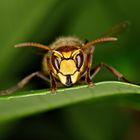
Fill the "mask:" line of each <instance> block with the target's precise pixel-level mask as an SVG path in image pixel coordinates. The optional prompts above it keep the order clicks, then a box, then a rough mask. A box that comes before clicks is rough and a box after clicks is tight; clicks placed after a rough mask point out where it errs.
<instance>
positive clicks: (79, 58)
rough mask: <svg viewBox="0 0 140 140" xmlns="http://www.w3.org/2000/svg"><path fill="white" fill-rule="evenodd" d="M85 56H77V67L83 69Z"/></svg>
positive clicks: (80, 54)
mask: <svg viewBox="0 0 140 140" xmlns="http://www.w3.org/2000/svg"><path fill="white" fill-rule="evenodd" d="M83 59H84V57H83V54H82V53H79V54H78V55H76V57H75V60H76V67H77V68H81V66H82V65H83Z"/></svg>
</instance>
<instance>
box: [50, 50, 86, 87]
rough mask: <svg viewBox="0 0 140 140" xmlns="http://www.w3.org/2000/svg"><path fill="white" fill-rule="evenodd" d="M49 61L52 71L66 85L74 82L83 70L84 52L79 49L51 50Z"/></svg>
mask: <svg viewBox="0 0 140 140" xmlns="http://www.w3.org/2000/svg"><path fill="white" fill-rule="evenodd" d="M51 63H52V67H53V70H54V73H55V74H56V75H57V76H58V78H59V79H60V81H61V83H62V84H63V85H65V86H67V87H69V86H71V85H72V84H74V83H76V82H77V81H78V79H79V78H80V73H81V72H82V70H83V65H84V54H83V52H82V51H81V50H80V49H77V50H72V51H62V52H60V51H56V50H55V51H53V53H52V56H51Z"/></svg>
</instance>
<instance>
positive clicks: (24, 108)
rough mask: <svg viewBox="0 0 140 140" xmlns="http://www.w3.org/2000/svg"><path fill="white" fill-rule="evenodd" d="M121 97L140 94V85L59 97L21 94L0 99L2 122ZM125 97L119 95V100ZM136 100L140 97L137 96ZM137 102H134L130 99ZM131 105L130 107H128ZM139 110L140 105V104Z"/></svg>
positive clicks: (104, 86) (106, 86)
mask: <svg viewBox="0 0 140 140" xmlns="http://www.w3.org/2000/svg"><path fill="white" fill-rule="evenodd" d="M116 95H117V96H120V95H124V96H127V95H140V86H137V85H133V84H128V83H123V82H115V81H113V82H112V81H111V82H100V83H96V84H95V86H93V87H90V88H89V87H88V86H87V85H82V86H76V87H71V88H64V89H58V91H57V94H56V95H52V94H50V91H49V90H36V91H26V92H19V93H15V94H11V95H7V96H1V97H0V121H4V120H9V119H13V118H17V117H22V116H27V115H30V114H34V113H37V112H41V111H49V110H52V109H55V108H60V107H63V106H66V105H72V104H75V103H79V102H81V101H87V100H91V99H92V100H93V101H94V100H97V99H98V98H99V99H104V97H115V96H116ZM121 97H123V96H120V98H121ZM136 97H137V99H138V98H140V96H136ZM129 101H134V103H135V99H133V98H132V99H130V100H129ZM129 105H130V106H131V104H129ZM138 105H139V107H138V106H137V107H138V108H139V109H140V102H139V103H138Z"/></svg>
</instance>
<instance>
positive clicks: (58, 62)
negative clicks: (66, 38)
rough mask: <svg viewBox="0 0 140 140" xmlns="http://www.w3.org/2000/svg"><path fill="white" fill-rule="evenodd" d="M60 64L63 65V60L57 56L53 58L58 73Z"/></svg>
mask: <svg viewBox="0 0 140 140" xmlns="http://www.w3.org/2000/svg"><path fill="white" fill-rule="evenodd" d="M60 63H61V58H59V57H57V56H53V57H52V65H53V67H54V68H55V70H56V71H59V70H60Z"/></svg>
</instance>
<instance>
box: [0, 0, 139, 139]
mask: <svg viewBox="0 0 140 140" xmlns="http://www.w3.org/2000/svg"><path fill="white" fill-rule="evenodd" d="M139 6H140V1H138V0H133V1H130V0H129V1H126V0H114V1H109V0H86V1H80V0H77V1H75V0H65V1H64V0H63V1H62V0H40V1H38V0H28V1H27V0H12V1H10V0H0V89H3V88H6V87H10V86H12V85H15V84H16V83H17V82H18V81H19V80H20V79H21V78H23V77H24V76H26V75H28V74H30V73H32V72H34V71H36V70H39V69H40V68H41V59H42V56H41V55H38V54H39V53H40V52H37V51H38V50H37V49H33V48H21V49H15V48H14V47H13V46H14V45H15V44H16V43H20V42H27V41H32V42H33V41H34V42H40V43H44V44H50V43H51V42H52V41H54V40H55V39H56V38H57V37H59V36H69V35H75V36H78V37H79V38H81V39H83V40H84V39H88V40H91V39H94V38H96V37H98V36H100V35H102V34H103V33H104V32H106V31H107V30H108V29H109V28H111V27H112V26H113V25H115V24H117V23H120V22H122V21H125V20H128V21H130V22H131V25H130V27H129V28H128V30H127V31H126V32H125V33H123V34H122V35H120V37H119V41H118V42H115V43H109V44H102V45H99V47H97V48H96V50H95V53H94V58H93V66H94V65H96V64H98V63H100V62H106V63H108V64H110V65H112V66H114V67H115V68H116V69H118V70H119V71H120V72H122V73H123V74H124V76H125V77H126V78H127V79H129V80H130V81H132V82H134V83H140V78H139V72H140V47H139V44H140V41H139V33H140V27H139V25H140V17H139V12H140V10H139ZM104 80H117V79H116V78H114V76H112V74H110V73H109V72H108V71H107V70H106V69H103V70H102V71H101V72H100V73H99V74H98V76H96V78H95V79H94V81H95V82H99V81H104ZM45 87H49V85H48V83H47V84H46V83H44V82H42V81H41V80H39V79H36V78H35V79H34V80H32V81H31V83H30V84H29V85H28V86H27V87H26V88H25V89H41V88H45ZM85 94H86V93H85ZM116 100H117V99H116V98H114V99H113V98H106V99H104V100H98V101H96V102H94V103H93V102H92V101H89V102H82V103H79V104H76V105H72V106H69V107H65V108H62V109H57V110H53V111H50V112H47V113H41V114H37V115H33V116H30V117H26V118H23V119H18V120H14V121H12V122H7V123H3V124H0V139H2V140H11V139H42V140H43V139H52V140H55V139H58V138H59V139H62V140H63V139H64V140H65V139H70V140H71V139H80V140H139V139H140V135H139V133H140V121H139V120H140V119H139V118H140V114H139V111H136V110H133V109H130V108H126V107H122V106H121V105H120V104H118V102H117V103H116V102H115V101H116ZM9 109H10V107H9Z"/></svg>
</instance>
